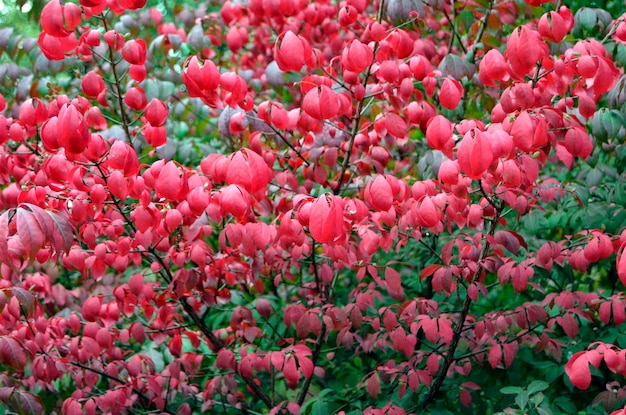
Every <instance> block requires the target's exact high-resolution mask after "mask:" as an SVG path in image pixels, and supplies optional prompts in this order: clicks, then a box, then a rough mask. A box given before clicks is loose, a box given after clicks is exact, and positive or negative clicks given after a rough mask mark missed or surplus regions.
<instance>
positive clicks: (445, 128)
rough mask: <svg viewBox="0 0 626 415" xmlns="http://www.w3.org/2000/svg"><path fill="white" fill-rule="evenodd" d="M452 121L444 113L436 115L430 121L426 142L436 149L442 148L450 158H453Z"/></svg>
mask: <svg viewBox="0 0 626 415" xmlns="http://www.w3.org/2000/svg"><path fill="white" fill-rule="evenodd" d="M452 130H453V128H452V123H451V122H450V121H448V119H447V118H446V117H444V116H443V115H436V116H434V117H433V118H431V119H430V121H428V127H427V128H426V142H427V143H428V145H429V146H431V147H432V148H433V149H435V150H441V151H442V152H443V153H444V154H445V155H446V156H448V158H452V148H453V147H454V140H453V139H452Z"/></svg>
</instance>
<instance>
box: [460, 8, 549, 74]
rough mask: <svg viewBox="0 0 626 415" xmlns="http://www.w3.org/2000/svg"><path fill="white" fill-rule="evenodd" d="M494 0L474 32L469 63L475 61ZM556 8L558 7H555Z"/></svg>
mask: <svg viewBox="0 0 626 415" xmlns="http://www.w3.org/2000/svg"><path fill="white" fill-rule="evenodd" d="M493 4H494V0H491V1H490V2H489V6H488V8H487V12H486V13H485V15H484V16H483V18H482V20H481V22H480V27H479V28H478V33H477V34H476V39H475V40H474V44H473V45H472V49H470V51H469V53H468V56H467V60H468V62H469V63H474V62H475V61H476V46H477V45H478V44H479V43H480V41H481V40H482V38H483V35H484V34H485V29H486V28H487V22H488V21H489V17H490V16H491V11H492V10H493ZM557 10H558V8H557Z"/></svg>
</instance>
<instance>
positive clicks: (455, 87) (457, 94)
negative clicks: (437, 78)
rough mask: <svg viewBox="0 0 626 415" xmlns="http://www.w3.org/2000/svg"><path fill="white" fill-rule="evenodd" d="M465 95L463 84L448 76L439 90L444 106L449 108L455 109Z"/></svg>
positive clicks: (440, 100) (440, 99)
mask: <svg viewBox="0 0 626 415" xmlns="http://www.w3.org/2000/svg"><path fill="white" fill-rule="evenodd" d="M461 97H463V86H462V85H461V83H460V82H459V81H457V80H456V79H452V78H446V79H444V81H443V85H441V89H440V90H439V102H440V103H441V105H442V106H443V107H444V108H447V109H449V110H453V109H455V108H456V107H457V106H458V105H459V102H460V101H461Z"/></svg>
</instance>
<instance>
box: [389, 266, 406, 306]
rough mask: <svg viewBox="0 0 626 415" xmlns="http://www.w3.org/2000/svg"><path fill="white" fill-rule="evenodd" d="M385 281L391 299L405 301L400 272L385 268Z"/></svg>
mask: <svg viewBox="0 0 626 415" xmlns="http://www.w3.org/2000/svg"><path fill="white" fill-rule="evenodd" d="M385 281H387V291H388V292H389V295H390V296H391V298H393V299H394V300H396V301H402V300H404V290H403V289H402V281H401V279H400V274H399V273H398V271H396V270H395V269H393V268H391V267H387V268H385Z"/></svg>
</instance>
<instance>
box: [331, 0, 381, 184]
mask: <svg viewBox="0 0 626 415" xmlns="http://www.w3.org/2000/svg"><path fill="white" fill-rule="evenodd" d="M384 9H385V0H381V1H380V6H379V9H378V16H377V17H376V20H377V21H378V23H380V22H381V21H382V19H383V10H384ZM378 45H379V44H378V42H376V44H375V45H374V54H373V55H374V58H373V60H372V62H371V63H370V65H369V66H368V67H367V69H366V70H365V76H364V77H363V84H364V85H365V84H366V83H367V80H368V79H369V77H370V75H371V73H372V66H373V65H374V59H376V53H377V52H378ZM365 99H366V98H365V97H363V99H361V100H360V101H359V102H358V104H357V106H356V111H355V113H354V116H353V117H352V130H351V131H350V141H349V143H348V148H347V149H346V155H345V158H344V159H343V163H342V165H341V173H340V174H339V180H338V181H337V187H335V189H334V190H333V193H334V194H335V195H338V194H339V193H340V192H341V187H342V186H343V184H344V180H345V175H346V171H347V170H348V164H349V163H350V157H351V156H352V149H353V147H354V140H355V138H356V135H357V134H358V132H359V128H360V127H361V112H362V111H363V105H364V104H365Z"/></svg>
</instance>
